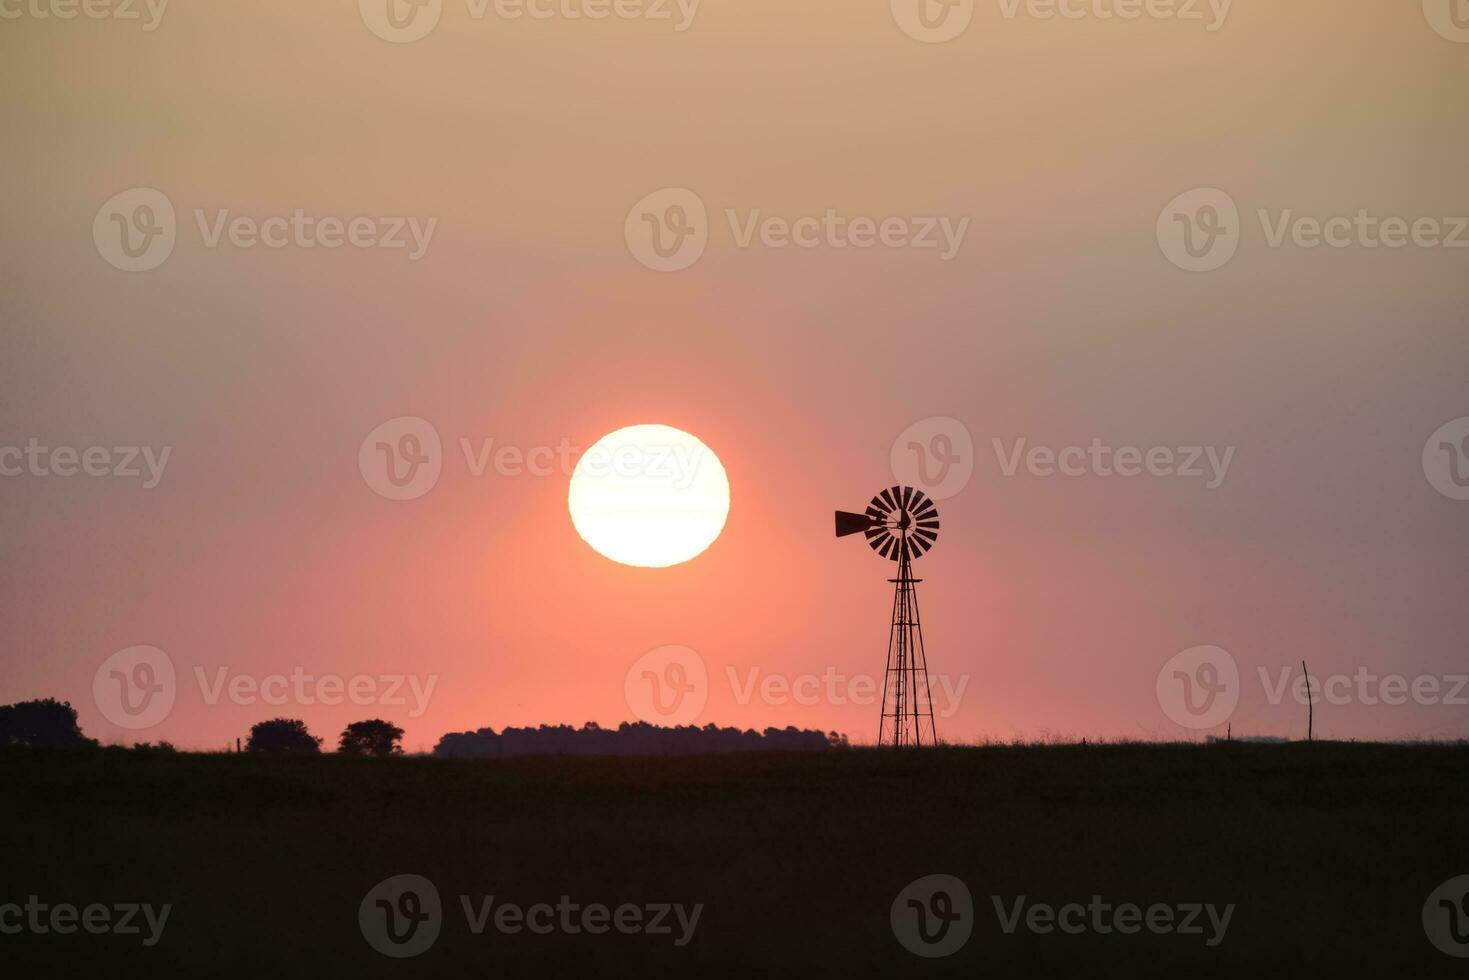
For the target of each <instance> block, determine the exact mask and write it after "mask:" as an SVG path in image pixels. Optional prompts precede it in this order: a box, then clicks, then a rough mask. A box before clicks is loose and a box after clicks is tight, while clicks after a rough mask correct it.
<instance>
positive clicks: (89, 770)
mask: <svg viewBox="0 0 1469 980" xmlns="http://www.w3.org/2000/svg"><path fill="white" fill-rule="evenodd" d="M0 792H3V810H0V812H3V818H0V905H3V904H4V903H7V902H14V903H18V904H22V905H23V904H24V903H25V902H26V901H27V900H28V898H29V896H31V895H35V896H37V898H38V900H39V901H41V902H45V903H47V904H48V905H54V904H57V903H71V904H74V905H76V906H78V907H79V908H82V907H85V906H87V905H89V904H93V903H101V904H104V905H118V904H123V903H152V904H153V905H154V906H155V907H157V906H161V905H162V904H164V903H169V904H171V905H172V906H173V908H172V911H171V913H170V915H169V918H168V920H167V923H166V926H165V927H164V930H163V932H162V934H161V938H160V939H159V941H158V942H157V944H156V945H155V946H153V947H152V948H145V947H144V946H143V942H142V941H143V938H144V937H145V936H146V934H147V931H148V929H147V926H146V925H145V926H144V927H143V931H142V934H140V935H133V936H119V935H89V934H86V933H85V932H82V931H78V932H77V933H75V934H70V935H58V934H55V933H54V932H48V933H47V934H45V935H38V934H36V933H35V932H34V931H32V930H30V929H25V930H23V931H21V932H20V933H18V934H0V962H3V963H5V964H7V968H6V969H5V971H4V972H5V973H6V975H8V976H14V977H22V976H30V975H55V976H79V977H82V976H108V977H123V976H143V975H157V976H199V977H205V976H209V977H214V976H250V977H271V976H317V977H323V978H332V980H335V978H341V977H358V976H391V975H398V976H446V977H471V976H482V977H494V976H512V977H527V976H537V975H543V976H554V977H563V976H570V975H575V974H577V973H585V974H595V975H623V976H632V977H638V976H663V975H675V974H677V975H687V976H724V975H745V976H752V977H782V976H796V975H801V974H814V975H822V976H825V975H871V974H876V973H888V974H894V975H899V976H927V975H935V976H937V975H954V976H961V975H962V976H969V977H981V976H983V977H1052V976H1065V975H1080V976H1098V977H1112V976H1180V977H1204V976H1232V977H1239V976H1292V977H1328V976H1332V977H1348V976H1361V977H1432V976H1463V975H1466V972H1469V960H1464V959H1454V958H1451V957H1449V956H1447V955H1445V954H1444V953H1442V952H1440V951H1438V950H1437V949H1436V948H1435V947H1434V946H1433V945H1432V944H1430V942H1429V940H1428V938H1427V936H1426V934H1425V930H1424V926H1423V922H1422V912H1423V908H1424V904H1425V901H1426V900H1427V899H1428V897H1429V895H1430V893H1431V892H1433V891H1434V889H1435V888H1437V887H1438V886H1439V885H1441V884H1442V883H1444V882H1445V881H1446V880H1447V879H1450V878H1453V877H1455V876H1457V875H1462V874H1469V748H1466V747H1451V746H1441V747H1389V746H1374V745H1343V744H1316V745H1288V746H1247V745H1237V744H1236V745H1212V746H1155V747H1142V746H1091V747H1081V746H1059V747H1015V748H1007V747H995V748H979V749H952V750H942V751H929V752H919V753H912V754H894V753H877V752H873V751H866V750H851V751H834V752H830V753H825V754H819V755H771V754H747V755H731V756H718V757H694V758H659V759H638V758H592V759H572V758H562V759H555V758H540V759H512V760H503V761H499V760H497V761H491V760H441V759H432V758H413V759H400V760H390V761H385V762H373V761H370V760H351V759H339V758H333V757H329V756H324V757H321V758H319V759H260V758H253V757H245V756H229V755H222V756H199V755H179V756H173V757H170V756H146V755H140V754H135V753H121V752H115V753H108V752H101V753H92V754H87V755H79V756H37V755H28V754H22V755H6V754H0ZM399 874H414V875H421V876H423V877H424V878H427V879H429V880H430V881H431V882H433V884H434V885H435V886H436V888H437V891H438V893H439V896H440V898H441V900H442V908H443V913H442V919H441V923H440V932H439V935H438V937H437V940H436V941H434V942H433V944H432V945H431V946H429V947H428V948H427V949H426V951H424V952H422V953H421V954H420V955H417V956H415V957H412V958H404V959H394V958H388V957H386V956H384V955H382V954H380V953H378V952H376V951H375V950H374V949H373V948H372V947H371V946H370V945H369V943H368V940H367V939H366V938H365V936H364V931H363V927H362V926H361V925H360V923H359V915H358V913H359V906H360V905H361V904H362V903H363V899H364V897H365V896H367V894H368V892H369V890H371V889H372V888H373V887H374V886H375V885H377V883H379V882H380V881H382V880H383V879H386V878H389V877H390V876H393V875H399ZM932 874H946V875H952V876H954V877H955V878H958V879H959V880H961V881H962V882H963V883H964V884H965V885H966V886H967V888H968V890H969V892H970V893H971V894H972V895H973V910H972V912H970V913H969V914H970V916H971V923H972V927H973V933H972V935H971V937H970V938H969V939H968V941H967V943H966V944H965V945H964V946H963V947H962V948H961V949H959V950H958V951H957V952H955V953H954V954H953V955H950V956H948V957H945V958H941V959H923V958H919V957H918V956H915V955H914V954H913V953H910V952H909V951H908V950H907V949H905V948H904V947H903V946H902V945H900V943H899V941H898V939H897V938H896V936H895V933H894V927H893V925H892V923H891V922H890V910H891V908H892V906H893V904H894V900H895V899H896V898H897V897H898V895H899V893H900V892H901V891H903V889H904V888H905V887H906V886H908V885H909V883H910V882H913V881H914V880H915V879H918V878H921V877H923V876H927V875H932ZM491 895H493V896H495V902H496V903H497V905H498V904H499V903H506V902H509V903H514V904H517V905H519V906H521V907H523V908H528V907H530V906H532V905H534V904H536V903H541V902H544V903H547V904H550V905H553V906H554V905H556V904H557V903H558V901H560V899H561V896H563V895H565V896H568V899H569V901H570V902H573V903H576V904H577V905H578V906H586V905H590V904H593V903H601V904H604V905H607V906H611V907H615V906H618V905H621V904H635V905H639V906H650V905H654V904H659V903H683V904H684V905H685V906H686V907H691V906H693V905H695V904H697V903H702V905H703V906H704V907H703V910H702V913H701V915H700V918H699V921H698V924H697V927H696V929H695V931H694V934H693V938H692V940H691V941H690V942H688V943H687V945H685V946H683V947H681V948H680V947H678V946H675V944H674V943H675V939H676V938H677V937H678V935H679V933H680V931H681V930H680V929H679V927H678V926H677V925H676V924H675V925H674V926H673V931H672V934H670V935H661V934H660V935H647V934H632V935H620V934H617V933H616V932H609V933H607V934H604V935H590V934H587V933H585V932H582V933H580V934H577V935H568V934H566V933H565V932H564V931H559V930H558V931H557V932H553V933H551V934H549V935H535V934H531V933H528V932H525V931H521V932H519V933H514V934H511V933H505V932H497V931H495V928H494V925H493V923H491V925H490V926H489V927H488V928H487V929H486V930H485V931H484V932H483V933H482V934H479V935H475V934H474V933H473V932H471V930H470V928H469V926H468V924H467V922H466V918H465V913H464V911H463V908H462V907H461V901H460V896H469V897H470V899H471V902H472V904H474V905H478V903H479V902H480V901H481V900H482V899H483V898H484V897H486V896H491ZM1094 895H1095V896H1100V901H1102V902H1105V903H1107V904H1108V905H1109V906H1116V905H1121V904H1124V903H1135V904H1137V905H1139V906H1143V907H1147V906H1150V905H1154V904H1158V903H1164V904H1170V905H1173V906H1175V907H1177V906H1183V905H1186V904H1192V903H1200V904H1211V903H1212V904H1213V905H1215V906H1216V908H1218V909H1222V908H1223V907H1224V906H1226V905H1229V904H1231V903H1232V904H1233V905H1234V906H1235V909H1234V911H1233V914H1232V918H1231V920H1230V922H1229V925H1228V929H1227V932H1226V933H1225V934H1224V937H1223V939H1222V941H1219V942H1218V944H1217V945H1216V946H1213V947H1210V946H1208V945H1206V943H1207V942H1208V940H1209V938H1210V936H1211V934H1212V933H1213V932H1214V931H1215V930H1214V929H1213V928H1212V927H1211V926H1209V925H1208V924H1207V917H1205V916H1202V915H1201V916H1200V920H1199V921H1200V922H1201V923H1202V924H1203V933H1202V934H1188V935H1181V934H1177V933H1157V934H1154V933H1149V932H1148V931H1146V930H1144V931H1141V932H1139V933H1137V934H1132V935H1124V934H1120V933H1118V932H1111V933H1107V934H1102V933H1099V932H1098V931H1096V930H1094V929H1091V928H1088V930H1087V931H1086V932H1083V933H1081V934H1065V933H1061V932H1059V931H1053V932H1048V933H1042V932H1032V931H1028V930H1027V927H1026V926H1025V924H1024V922H1023V921H1022V923H1021V924H1020V926H1019V927H1018V928H1017V929H1016V930H1015V931H1014V932H1012V933H1006V932H1005V931H1003V930H1002V928H1001V923H1000V918H999V916H998V915H997V914H996V910H995V906H994V899H993V896H999V897H1000V898H1001V900H1002V902H1003V904H1004V906H1005V907H1006V909H1007V910H1009V909H1013V907H1014V904H1015V901H1016V900H1017V899H1018V898H1019V897H1020V896H1025V901H1026V903H1027V904H1032V903H1045V904H1047V905H1052V906H1056V907H1060V906H1063V905H1065V904H1067V903H1073V902H1074V903H1080V904H1083V905H1086V904H1088V903H1090V902H1092V896H1094ZM950 897H951V898H953V897H954V896H950ZM420 907H421V906H420ZM948 907H950V908H954V907H956V906H954V905H952V904H951V905H950V906H948ZM929 908H930V910H941V909H940V907H939V906H934V905H930V906H929ZM113 914H114V915H116V913H113ZM372 914H373V915H378V914H379V913H378V912H376V911H373V913H372ZM645 914H651V913H645ZM905 914H908V913H905ZM911 914H912V915H916V914H917V913H911ZM1007 914H1008V913H1007ZM1087 914H1088V915H1090V914H1091V913H1087ZM5 921H11V922H14V921H15V920H14V919H13V918H12V919H10V920H4V919H3V918H0V925H3V924H4V923H5ZM138 921H140V922H141V921H142V919H141V916H139V919H138ZM538 921H540V922H541V923H545V921H546V920H545V919H544V918H543V919H540V920H538ZM669 921H673V920H672V916H671V915H670V918H669ZM1070 921H1071V922H1072V923H1073V924H1074V923H1075V922H1076V919H1075V917H1073V918H1072V919H1071V920H1070ZM1465 926H1466V927H1469V920H1466V922H1465ZM374 928H377V927H376V926H375V927H374ZM931 934H932V933H931Z"/></svg>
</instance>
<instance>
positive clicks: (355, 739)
mask: <svg viewBox="0 0 1469 980" xmlns="http://www.w3.org/2000/svg"><path fill="white" fill-rule="evenodd" d="M402 739H403V729H401V728H399V727H398V726H397V725H395V724H393V723H392V722H390V721H383V720H382V719H381V718H374V719H372V720H371V721H354V722H352V724H350V725H348V726H347V727H346V728H345V729H343V731H342V738H341V741H340V742H338V743H337V751H338V752H340V753H342V754H343V755H371V756H376V757H378V758H380V759H381V758H386V757H387V756H390V755H402V754H403V747H402V746H401V745H399V744H398V743H399V742H400V741H402Z"/></svg>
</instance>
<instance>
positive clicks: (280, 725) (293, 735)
mask: <svg viewBox="0 0 1469 980" xmlns="http://www.w3.org/2000/svg"><path fill="white" fill-rule="evenodd" d="M245 751H246V752H266V753H274V754H279V755H314V754H316V753H317V752H320V751H321V739H319V738H317V737H316V736H315V735H312V734H311V733H310V732H309V731H307V730H306V722H304V721H301V720H300V719H299V718H272V719H271V720H270V721H260V722H256V723H255V725H254V727H252V728H251V729H250V740H249V741H248V742H246V743H245Z"/></svg>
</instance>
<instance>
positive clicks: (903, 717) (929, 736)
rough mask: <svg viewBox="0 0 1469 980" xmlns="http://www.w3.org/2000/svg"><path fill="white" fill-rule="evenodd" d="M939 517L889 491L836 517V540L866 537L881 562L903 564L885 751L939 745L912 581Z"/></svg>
mask: <svg viewBox="0 0 1469 980" xmlns="http://www.w3.org/2000/svg"><path fill="white" fill-rule="evenodd" d="M938 531H939V512H938V508H937V507H936V506H934V502H933V501H932V500H930V499H929V498H928V497H927V496H925V495H924V493H923V491H921V490H915V489H914V488H913V487H889V488H888V489H886V490H883V491H882V492H880V493H878V494H877V495H876V496H874V497H873V498H872V501H871V503H869V504H868V505H867V509H866V510H865V511H864V512H862V513H860V514H856V513H852V512H850V511H841V510H839V511H837V512H836V536H837V537H839V538H844V537H847V536H848V535H852V534H859V533H860V534H862V535H864V536H865V537H866V539H867V544H868V546H869V547H870V548H872V550H873V551H875V552H877V553H878V555H879V556H880V557H882V558H886V559H888V560H889V561H895V562H897V563H898V576H897V578H890V579H888V581H889V582H891V583H893V610H892V613H893V614H892V624H891V626H890V628H889V630H888V654H887V669H886V671H885V672H884V674H883V686H882V717H881V719H880V720H879V724H878V734H877V743H878V745H883V746H895V747H899V746H902V747H906V746H920V745H936V744H937V743H938V733H937V731H936V729H935V727H934V722H933V698H932V693H931V690H930V688H929V684H928V654H927V652H926V651H925V649H924V646H923V625H922V620H921V618H920V616H919V614H918V590H917V588H916V586H917V585H918V583H919V582H921V581H922V579H916V578H914V577H913V560H914V559H916V558H921V557H923V556H924V555H925V554H927V553H928V551H929V549H931V548H932V547H933V546H934V542H935V541H937V540H938Z"/></svg>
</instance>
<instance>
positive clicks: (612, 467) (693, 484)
mask: <svg viewBox="0 0 1469 980" xmlns="http://www.w3.org/2000/svg"><path fill="white" fill-rule="evenodd" d="M566 502H567V506H568V507H570V508H571V522H572V523H573V524H574V525H576V532H577V533H578V534H580V535H581V536H582V539H583V540H585V541H586V543H587V544H589V545H591V546H592V547H593V548H595V549H596V550H597V551H599V552H601V553H602V554H604V555H606V556H607V557H608V558H611V559H612V560H613V561H619V562H622V563H623V564H624V565H640V566H643V567H645V568H665V567H667V566H669V565H677V564H678V563H680V562H685V561H688V560H689V559H690V558H693V557H694V556H695V555H697V554H699V553H700V552H701V551H703V550H704V549H705V548H707V547H709V546H710V545H711V544H713V543H714V539H715V538H717V537H719V532H720V531H722V530H724V521H725V518H727V517H728V516H729V478H728V477H727V476H725V473H724V466H723V465H721V464H720V462H719V457H718V456H715V455H714V452H713V451H712V450H711V449H710V448H709V447H708V446H706V445H704V444H703V443H702V442H700V441H699V440H698V439H697V438H695V437H694V436H691V435H689V434H688V433H687V432H683V431H680V430H678V429H674V428H671V427H669V426H666V425H630V426H628V427H627V428H625V429H618V430H617V431H616V432H612V433H609V434H607V435H605V436H603V437H602V438H601V439H598V440H597V443H596V445H594V446H592V447H591V448H590V449H588V450H587V451H586V452H585V453H583V454H582V457H581V459H579V460H578V461H577V464H576V469H575V471H573V472H572V474H571V489H570V490H569V491H568V492H567V495H566Z"/></svg>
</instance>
